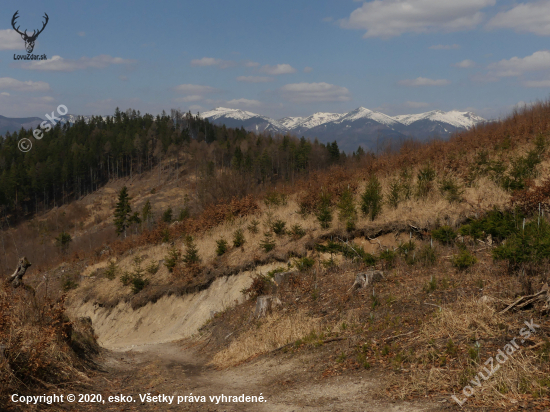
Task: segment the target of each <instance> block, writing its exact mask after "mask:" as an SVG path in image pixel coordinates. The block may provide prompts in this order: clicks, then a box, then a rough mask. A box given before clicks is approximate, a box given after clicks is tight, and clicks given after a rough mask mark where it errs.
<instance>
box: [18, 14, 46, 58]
mask: <svg viewBox="0 0 550 412" xmlns="http://www.w3.org/2000/svg"><path fill="white" fill-rule="evenodd" d="M18 13H19V10H18V11H16V12H15V14H14V15H13V17H12V19H11V25H12V27H13V29H14V30H15V31H16V32H17V33H19V34H20V35H21V38H22V39H23V40H25V48H26V49H27V53H32V51H33V50H34V42H35V41H36V38H37V37H38V35H39V34H40V33H42V31H44V28H45V27H46V24H48V20H49V19H50V18H49V17H48V15H47V14H46V13H44V18H45V19H46V21H45V22H44V23H43V26H42V28H41V29H40V30H38V32H37V31H36V30H33V32H32V35H30V36H29V35H28V34H27V30H25V32H24V33H21V32H20V31H19V26H17V27H15V20H17V18H18V17H19V16H18V15H17V14H18Z"/></svg>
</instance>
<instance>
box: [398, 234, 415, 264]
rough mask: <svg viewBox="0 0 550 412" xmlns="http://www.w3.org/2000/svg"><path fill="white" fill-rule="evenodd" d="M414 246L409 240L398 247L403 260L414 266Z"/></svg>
mask: <svg viewBox="0 0 550 412" xmlns="http://www.w3.org/2000/svg"><path fill="white" fill-rule="evenodd" d="M415 248H416V244H415V243H414V241H413V240H412V239H411V240H409V241H408V242H405V243H402V244H401V245H399V247H398V249H397V250H398V251H399V253H400V254H401V255H402V256H403V257H404V258H405V262H406V263H407V264H408V265H414V264H415V263H416V251H415Z"/></svg>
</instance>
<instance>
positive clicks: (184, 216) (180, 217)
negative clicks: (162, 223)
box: [178, 206, 191, 222]
mask: <svg viewBox="0 0 550 412" xmlns="http://www.w3.org/2000/svg"><path fill="white" fill-rule="evenodd" d="M190 215H191V213H190V212H189V207H188V206H186V207H184V208H183V209H181V210H180V213H179V215H178V221H180V222H182V221H184V220H185V219H188V218H189V216H190Z"/></svg>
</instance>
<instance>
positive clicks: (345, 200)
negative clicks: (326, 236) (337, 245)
mask: <svg viewBox="0 0 550 412" xmlns="http://www.w3.org/2000/svg"><path fill="white" fill-rule="evenodd" d="M338 209H339V211H340V213H339V216H338V217H339V219H340V221H341V222H344V223H345V225H346V230H347V231H348V232H350V231H352V230H355V223H356V221H357V210H356V209H355V202H354V200H353V192H352V191H351V190H349V189H346V190H345V191H344V193H342V196H340V202H339V203H338Z"/></svg>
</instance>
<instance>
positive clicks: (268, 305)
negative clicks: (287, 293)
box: [254, 295, 281, 318]
mask: <svg viewBox="0 0 550 412" xmlns="http://www.w3.org/2000/svg"><path fill="white" fill-rule="evenodd" d="M280 304H281V301H280V300H279V298H277V297H275V296H273V295H266V296H258V299H257V300H256V310H255V311H254V317H256V318H263V317H264V316H267V315H268V314H269V313H271V312H272V310H273V308H274V307H275V306H278V305H280Z"/></svg>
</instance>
